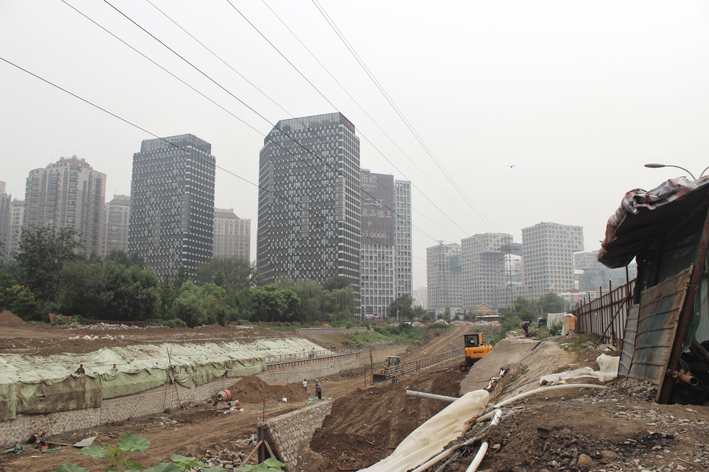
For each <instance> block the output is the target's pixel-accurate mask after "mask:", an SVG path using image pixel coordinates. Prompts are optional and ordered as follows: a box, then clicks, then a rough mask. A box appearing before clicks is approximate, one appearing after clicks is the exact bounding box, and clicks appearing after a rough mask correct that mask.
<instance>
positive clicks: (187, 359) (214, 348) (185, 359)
mask: <svg viewBox="0 0 709 472" xmlns="http://www.w3.org/2000/svg"><path fill="white" fill-rule="evenodd" d="M77 342H80V341H77ZM84 342H86V343H91V341H84ZM314 346H315V345H314V344H313V342H312V341H308V340H307V339H303V338H283V339H259V340H255V341H253V342H250V343H240V342H237V341H233V342H225V343H219V344H217V343H185V344H176V343H164V344H139V345H129V346H125V347H122V346H116V347H110V348H103V349H98V350H96V351H93V352H89V353H84V354H77V353H65V354H53V355H51V356H38V355H28V354H0V384H3V383H14V382H36V381H41V380H48V379H61V378H65V377H66V376H68V375H70V374H73V373H74V371H75V370H76V368H77V367H79V364H84V369H85V370H86V373H87V374H91V373H94V372H95V373H104V372H110V370H111V367H112V366H113V364H114V363H115V364H116V365H117V367H118V370H119V371H120V372H136V371H139V370H143V369H151V367H152V365H153V364H154V363H155V362H158V365H159V366H160V368H161V369H165V368H167V364H168V355H167V353H168V351H170V352H172V356H171V363H172V364H173V365H175V366H184V365H200V364H210V363H214V362H224V361H228V360H232V359H235V360H242V359H243V360H250V359H254V360H261V361H262V362H263V359H264V358H265V357H268V356H277V355H288V354H301V353H303V352H306V353H307V352H309V351H310V350H311V349H312V348H313V347H314ZM316 350H323V348H322V347H320V346H317V347H316ZM260 370H262V369H259V371H260Z"/></svg>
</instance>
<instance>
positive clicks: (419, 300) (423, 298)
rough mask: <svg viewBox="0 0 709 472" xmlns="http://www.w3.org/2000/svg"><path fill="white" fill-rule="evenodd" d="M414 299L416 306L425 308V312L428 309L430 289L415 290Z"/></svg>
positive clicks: (420, 288)
mask: <svg viewBox="0 0 709 472" xmlns="http://www.w3.org/2000/svg"><path fill="white" fill-rule="evenodd" d="M413 298H414V306H420V307H423V309H424V310H425V309H427V308H428V288H426V287H419V288H417V289H416V290H414V294H413Z"/></svg>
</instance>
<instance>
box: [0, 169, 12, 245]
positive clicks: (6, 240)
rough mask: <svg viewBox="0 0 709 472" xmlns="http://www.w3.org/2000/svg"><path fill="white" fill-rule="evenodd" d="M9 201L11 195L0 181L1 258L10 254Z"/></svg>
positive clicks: (10, 217)
mask: <svg viewBox="0 0 709 472" xmlns="http://www.w3.org/2000/svg"><path fill="white" fill-rule="evenodd" d="M11 203H12V195H10V194H7V193H5V182H1V181H0V257H2V258H7V257H8V256H9V255H10V252H9V249H10V234H11V225H12V223H11V222H12V214H11V212H10V204H11Z"/></svg>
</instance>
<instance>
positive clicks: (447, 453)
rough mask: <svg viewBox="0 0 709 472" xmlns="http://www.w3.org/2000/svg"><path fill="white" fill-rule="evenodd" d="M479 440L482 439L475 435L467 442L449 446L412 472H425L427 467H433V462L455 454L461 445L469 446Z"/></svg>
mask: <svg viewBox="0 0 709 472" xmlns="http://www.w3.org/2000/svg"><path fill="white" fill-rule="evenodd" d="M479 440H480V438H478V437H473V438H470V439H468V440H467V441H465V442H462V443H460V444H456V445H455V446H453V447H451V448H449V449H446V450H445V451H443V452H441V453H440V454H438V455H437V456H434V457H433V458H431V459H429V460H428V461H427V462H425V463H423V464H421V465H420V466H418V467H416V468H415V469H414V470H412V471H411V472H423V471H424V470H426V469H428V468H429V467H431V466H432V465H433V464H435V463H437V462H440V461H442V460H443V459H445V458H446V457H448V456H450V455H451V454H453V453H454V452H455V451H457V450H458V449H460V448H461V447H463V446H469V445H471V444H473V443H474V442H475V441H479Z"/></svg>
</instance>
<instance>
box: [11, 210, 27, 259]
mask: <svg viewBox="0 0 709 472" xmlns="http://www.w3.org/2000/svg"><path fill="white" fill-rule="evenodd" d="M24 218H25V202H24V200H13V201H12V202H11V203H10V242H9V246H8V251H7V253H8V254H10V255H11V254H13V253H15V252H17V250H18V249H19V246H20V236H21V235H22V225H23V222H24Z"/></svg>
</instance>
